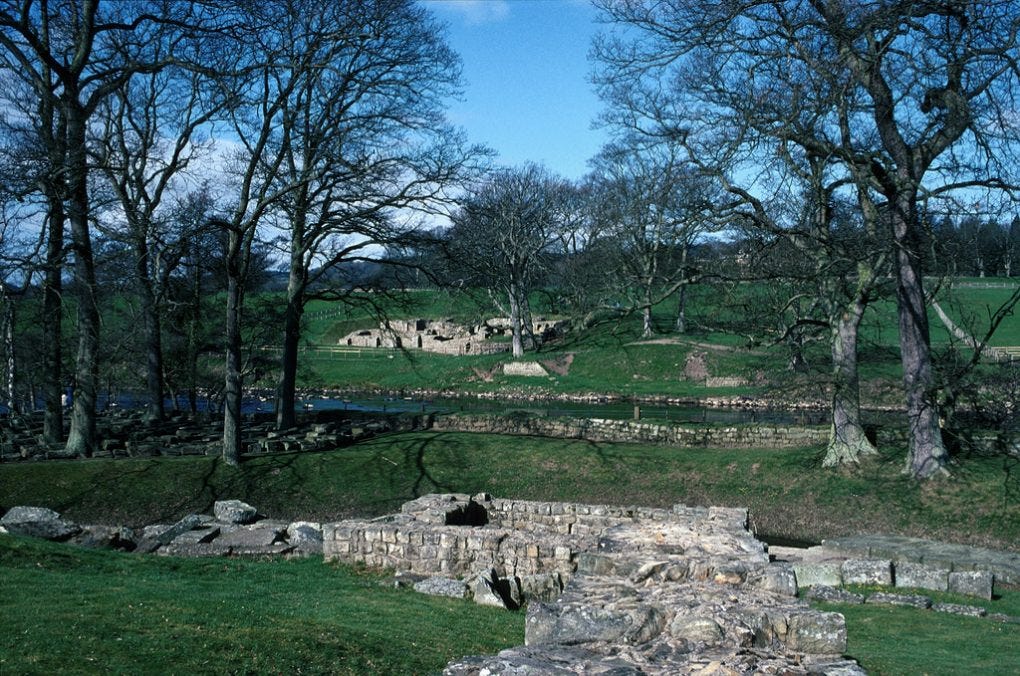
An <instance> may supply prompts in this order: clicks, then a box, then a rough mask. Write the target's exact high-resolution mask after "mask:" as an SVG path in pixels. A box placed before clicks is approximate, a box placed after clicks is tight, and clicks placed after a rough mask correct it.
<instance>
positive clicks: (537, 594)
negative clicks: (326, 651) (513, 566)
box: [518, 573, 563, 603]
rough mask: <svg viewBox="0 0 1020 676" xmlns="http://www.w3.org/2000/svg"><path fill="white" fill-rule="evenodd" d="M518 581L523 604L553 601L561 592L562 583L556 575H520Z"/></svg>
mask: <svg viewBox="0 0 1020 676" xmlns="http://www.w3.org/2000/svg"><path fill="white" fill-rule="evenodd" d="M518 581H519V584H520V587H521V600H522V602H523V603H530V602H532V601H547V602H548V601H555V600H556V599H557V598H559V596H560V593H561V592H562V591H563V583H562V581H561V578H560V576H559V574H558V573H546V574H537V575H522V576H520V578H518Z"/></svg>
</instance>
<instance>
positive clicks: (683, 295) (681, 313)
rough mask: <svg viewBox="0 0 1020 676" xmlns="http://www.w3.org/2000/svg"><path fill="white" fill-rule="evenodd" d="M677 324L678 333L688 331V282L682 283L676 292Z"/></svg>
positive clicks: (675, 327)
mask: <svg viewBox="0 0 1020 676" xmlns="http://www.w3.org/2000/svg"><path fill="white" fill-rule="evenodd" d="M676 296H677V298H676V324H675V325H674V329H675V330H676V332H677V333H686V332H687V284H681V285H680V288H679V289H677V292H676Z"/></svg>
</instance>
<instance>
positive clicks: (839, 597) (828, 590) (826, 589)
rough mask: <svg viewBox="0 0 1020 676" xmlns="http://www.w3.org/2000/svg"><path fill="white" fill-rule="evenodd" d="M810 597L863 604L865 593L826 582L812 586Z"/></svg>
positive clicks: (808, 594)
mask: <svg viewBox="0 0 1020 676" xmlns="http://www.w3.org/2000/svg"><path fill="white" fill-rule="evenodd" d="M807 597H808V598H809V599H814V600H816V601H826V602H828V603H849V604H854V605H857V604H861V603H864V595H863V594H856V593H854V592H852V591H847V590H846V589H840V588H838V587H830V586H828V585H824V584H816V585H815V586H813V587H811V590H810V591H809V592H808V593H807Z"/></svg>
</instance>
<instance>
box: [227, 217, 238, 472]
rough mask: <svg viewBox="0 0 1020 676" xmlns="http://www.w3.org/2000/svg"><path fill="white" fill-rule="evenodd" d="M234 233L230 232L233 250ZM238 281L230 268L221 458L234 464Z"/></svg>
mask: <svg viewBox="0 0 1020 676" xmlns="http://www.w3.org/2000/svg"><path fill="white" fill-rule="evenodd" d="M235 237H238V235H237V234H236V233H233V232H232V233H230V239H231V245H230V246H231V250H232V251H234V249H233V246H234V242H233V240H234V238H235ZM229 265H230V263H228V266H229ZM241 293H242V289H241V280H240V279H239V275H238V274H236V271H231V272H230V273H229V277H228V280H227V321H226V332H225V333H226V346H225V348H226V349H225V353H226V376H225V380H224V384H223V397H224V402H223V403H224V407H223V460H224V461H225V462H226V463H227V464H228V465H234V466H237V465H238V464H240V461H241V388H242V382H241Z"/></svg>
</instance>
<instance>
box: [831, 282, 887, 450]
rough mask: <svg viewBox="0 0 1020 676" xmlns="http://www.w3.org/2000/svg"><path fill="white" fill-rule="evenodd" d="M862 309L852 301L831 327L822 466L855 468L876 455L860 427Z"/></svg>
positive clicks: (859, 302) (860, 303)
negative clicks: (828, 400)
mask: <svg viewBox="0 0 1020 676" xmlns="http://www.w3.org/2000/svg"><path fill="white" fill-rule="evenodd" d="M864 308H865V306H864V304H863V303H862V302H861V301H860V300H859V299H857V300H854V301H852V302H851V303H850V304H849V306H848V307H847V308H846V310H845V311H844V312H843V314H842V315H840V316H839V317H838V318H837V319H836V322H835V324H834V325H833V327H832V345H831V347H832V426H831V427H830V429H829V445H828V447H827V448H826V449H825V459H824V460H822V466H823V467H837V466H840V465H856V464H859V463H860V461H861V458H862V457H864V456H868V455H876V454H877V453H878V451H877V450H876V449H875V447H874V446H873V445H872V444H871V442H870V441H869V440H868V437H867V435H866V434H865V433H864V427H863V426H862V425H861V403H860V386H859V375H858V369H857V332H858V329H859V327H860V324H861V317H863V315H864Z"/></svg>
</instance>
